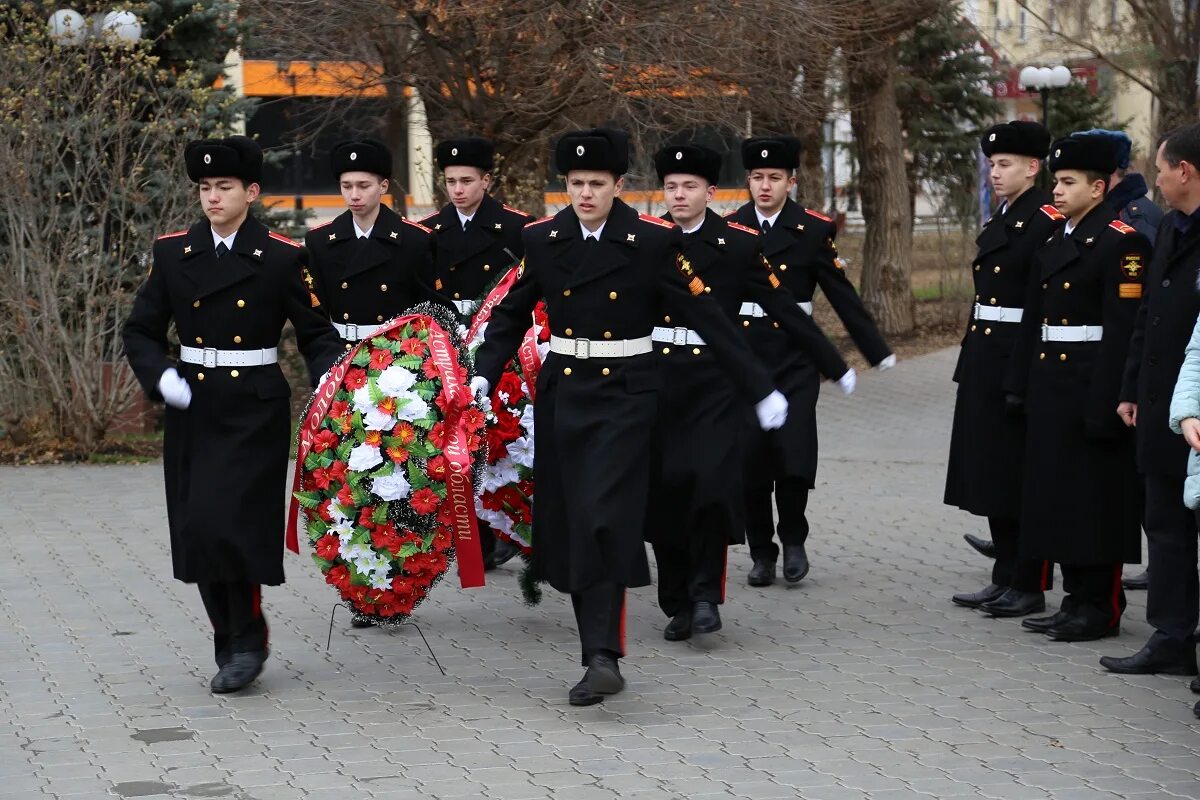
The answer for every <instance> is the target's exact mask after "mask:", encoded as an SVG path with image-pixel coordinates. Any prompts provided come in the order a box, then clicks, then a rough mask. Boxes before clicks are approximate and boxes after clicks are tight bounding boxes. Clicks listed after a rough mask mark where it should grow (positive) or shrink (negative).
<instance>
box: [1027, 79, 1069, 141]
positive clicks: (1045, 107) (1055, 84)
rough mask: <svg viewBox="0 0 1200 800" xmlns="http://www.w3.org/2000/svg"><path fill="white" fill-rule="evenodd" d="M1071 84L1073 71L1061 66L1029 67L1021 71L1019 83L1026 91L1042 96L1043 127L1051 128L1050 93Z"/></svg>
mask: <svg viewBox="0 0 1200 800" xmlns="http://www.w3.org/2000/svg"><path fill="white" fill-rule="evenodd" d="M1070 82H1071V70H1070V69H1068V68H1067V67H1064V66H1063V65H1062V64H1059V65H1057V66H1054V67H1034V66H1029V67H1025V68H1024V69H1022V70H1021V74H1020V77H1019V78H1018V83H1020V85H1021V88H1022V89H1024V90H1025V91H1027V92H1028V91H1034V92H1037V93H1038V94H1040V95H1041V96H1042V125H1044V126H1046V127H1047V128H1049V127H1050V92H1052V91H1053V90H1055V89H1062V88H1063V87H1065V86H1066V85H1067V84H1069V83H1070Z"/></svg>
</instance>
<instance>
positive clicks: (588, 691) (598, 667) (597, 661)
mask: <svg viewBox="0 0 1200 800" xmlns="http://www.w3.org/2000/svg"><path fill="white" fill-rule="evenodd" d="M624 688H625V679H624V678H622V677H621V669H620V667H618V666H617V660H616V659H615V658H613V657H612V656H610V655H606V654H604V653H597V654H596V655H594V656H592V662H591V663H590V664H589V665H588V668H587V672H585V673H584V674H583V680H581V681H580V682H579V683H577V684H575V685H574V686H573V687H572V688H571V693H570V694H569V695H568V697H567V700H568V701H569V702H570V703H571V705H573V706H594V705H595V704H596V703H600V702H603V700H604V697H605V695H610V694H616V693H617V692H619V691H621V690H622V689H624Z"/></svg>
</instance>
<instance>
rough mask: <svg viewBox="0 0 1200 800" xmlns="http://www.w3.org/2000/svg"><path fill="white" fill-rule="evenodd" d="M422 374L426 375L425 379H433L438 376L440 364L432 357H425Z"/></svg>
mask: <svg viewBox="0 0 1200 800" xmlns="http://www.w3.org/2000/svg"><path fill="white" fill-rule="evenodd" d="M421 374H422V375H424V376H425V380H428V381H431V380H433V379H434V378H436V377H437V376H438V366H437V362H435V361H434V360H433V359H432V358H427V359H425V362H424V363H423V364H421Z"/></svg>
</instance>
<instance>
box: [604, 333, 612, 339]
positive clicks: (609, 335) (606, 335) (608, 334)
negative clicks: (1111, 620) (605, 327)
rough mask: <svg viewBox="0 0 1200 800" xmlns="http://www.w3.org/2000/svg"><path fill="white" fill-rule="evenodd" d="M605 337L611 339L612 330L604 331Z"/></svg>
mask: <svg viewBox="0 0 1200 800" xmlns="http://www.w3.org/2000/svg"><path fill="white" fill-rule="evenodd" d="M604 338H605V339H611V338H612V331H605V332H604Z"/></svg>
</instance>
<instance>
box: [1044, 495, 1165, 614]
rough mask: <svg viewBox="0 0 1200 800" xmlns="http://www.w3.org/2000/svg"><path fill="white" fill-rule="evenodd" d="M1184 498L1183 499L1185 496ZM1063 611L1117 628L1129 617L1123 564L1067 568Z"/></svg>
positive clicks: (1064, 566)
mask: <svg viewBox="0 0 1200 800" xmlns="http://www.w3.org/2000/svg"><path fill="white" fill-rule="evenodd" d="M1181 496H1182V495H1181ZM1062 575H1063V591H1064V592H1066V596H1065V597H1064V598H1063V601H1062V610H1063V611H1066V612H1067V613H1068V614H1072V615H1074V616H1083V617H1087V618H1089V619H1092V620H1095V621H1096V622H1103V623H1104V624H1105V625H1108V626H1113V625H1116V624H1117V623H1118V622H1120V621H1121V615H1122V614H1123V613H1125V589H1124V588H1122V586H1121V565H1120V564H1063V565H1062Z"/></svg>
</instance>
